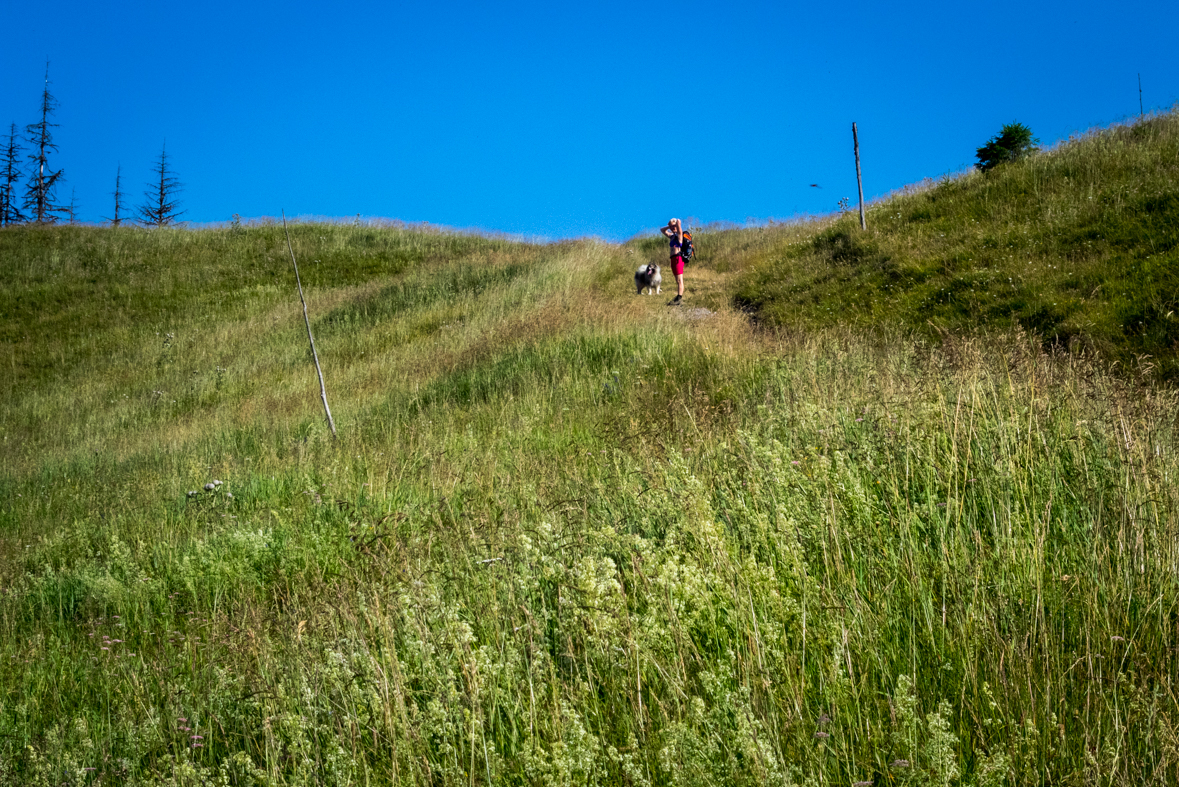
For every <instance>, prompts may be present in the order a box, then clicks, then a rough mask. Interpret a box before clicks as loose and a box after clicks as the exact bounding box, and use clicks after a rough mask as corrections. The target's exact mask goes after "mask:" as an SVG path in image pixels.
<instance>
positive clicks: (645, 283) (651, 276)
mask: <svg viewBox="0 0 1179 787" xmlns="http://www.w3.org/2000/svg"><path fill="white" fill-rule="evenodd" d="M662 285H663V277H662V276H660V275H659V266H658V265H656V264H655V263H653V262H652V263H651V264H650V265H641V266H639V269H638V270H637V271H635V289H636V290H637V291H638V293H637V294H638V295H642V294H643V290H644V289H646V290H647V294H648V295H650V294H651V293H652V292H654V293H655V294H656V295H658V294H659V293H660V292H662V291H663V289H662Z"/></svg>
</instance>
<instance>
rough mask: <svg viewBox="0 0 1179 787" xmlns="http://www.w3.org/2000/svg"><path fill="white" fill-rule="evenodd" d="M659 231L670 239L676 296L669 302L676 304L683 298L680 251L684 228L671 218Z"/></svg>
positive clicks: (682, 270) (682, 268)
mask: <svg viewBox="0 0 1179 787" xmlns="http://www.w3.org/2000/svg"><path fill="white" fill-rule="evenodd" d="M659 231H660V232H662V233H663V234H664V236H665V237H667V238H670V240H671V254H670V257H671V263H670V265H671V270H672V273H674V274H675V286H676V290H677V292H676V296H675V298H673V299H672V301H671V303H672V304H675V305H678V304H679V303H680V302H681V301H683V299H684V258H683V255H682V254H681V253H680V251H681V249H682V248H683V245H684V228H683V227H682V226H681V225H680V220H679V219H671V220H670V221H668V222H667V226H666V227H661V228H660V230H659Z"/></svg>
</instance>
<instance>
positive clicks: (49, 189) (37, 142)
mask: <svg viewBox="0 0 1179 787" xmlns="http://www.w3.org/2000/svg"><path fill="white" fill-rule="evenodd" d="M56 109H57V100H56V99H54V98H53V94H52V93H50V92H49V61H45V88H44V89H43V90H42V91H41V119H40V120H39V121H37V122H36V123H30V124H29V125H28V126H26V127H25V133H26V134H28V140H29V143H30V144H31V145H32V146H33V152H32V153H30V154H29V161H31V162H32V164H33V166H32V172H31V173H30V174H29V186H28V188H27V189H26V190H25V208H27V209H28V210H29V218H30V219H31V220H32V221H35V222H37V223H38V224H52V223H53V222H55V221H57V215H56V214H57V213H59V212H61V210H62V207H61V206H60V205H58V204H57V202H56V201H55V199H54V189H55V188H56V186H57V184H58V183H59V182H60V181H62V180H64V175H65V171H64V170H60V169H59V170H57V171H56V172H54V171H53V169H52V168H51V167H50V166H49V154H50V153H56V152H57V145H55V144H53V132H52V130H51V129H55V128H57V124H56V123H50V122H49V116H50V115H52V114H53V113H54V111H56Z"/></svg>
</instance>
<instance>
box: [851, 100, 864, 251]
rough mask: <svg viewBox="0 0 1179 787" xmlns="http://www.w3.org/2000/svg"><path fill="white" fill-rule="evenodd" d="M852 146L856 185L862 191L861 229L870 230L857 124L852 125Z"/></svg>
mask: <svg viewBox="0 0 1179 787" xmlns="http://www.w3.org/2000/svg"><path fill="white" fill-rule="evenodd" d="M852 144H853V145H854V146H855V148H856V185H857V186H858V187H859V189H860V229H862V230H866V229H868V220H867V219H866V218H864V178H863V177H862V176H861V175H860V134H859V132H857V131H856V124H855V123H852Z"/></svg>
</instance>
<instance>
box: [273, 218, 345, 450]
mask: <svg viewBox="0 0 1179 787" xmlns="http://www.w3.org/2000/svg"><path fill="white" fill-rule="evenodd" d="M282 231H283V234H284V235H286V236H287V251H289V252H290V253H291V265H294V266H295V285H296V286H297V287H298V288H299V300H300V301H302V302H303V322H305V323H306V324H307V341H308V342H310V343H311V357H312V358H313V359H315V373H316V374H318V375H319V398H321V399H323V411H324V413H326V414H327V422H328V426H330V427H331V428H332V437H337V436H338V435H336V422H335V421H333V420H332V411H331V409H330V408H329V407H328V403H327V387H326V386H324V384H323V370H322V369H320V368H319V353H317V352H316V351H315V337H313V336H312V335H311V319H310V318H309V317H308V316H307V300H306V299H305V298H304V297H303V283H302V282H301V281H299V263H297V262H295V250H294V249H293V248H292V247H291V233H289V232H287V212H286V211H285V210H284V211H283V212H282Z"/></svg>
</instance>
